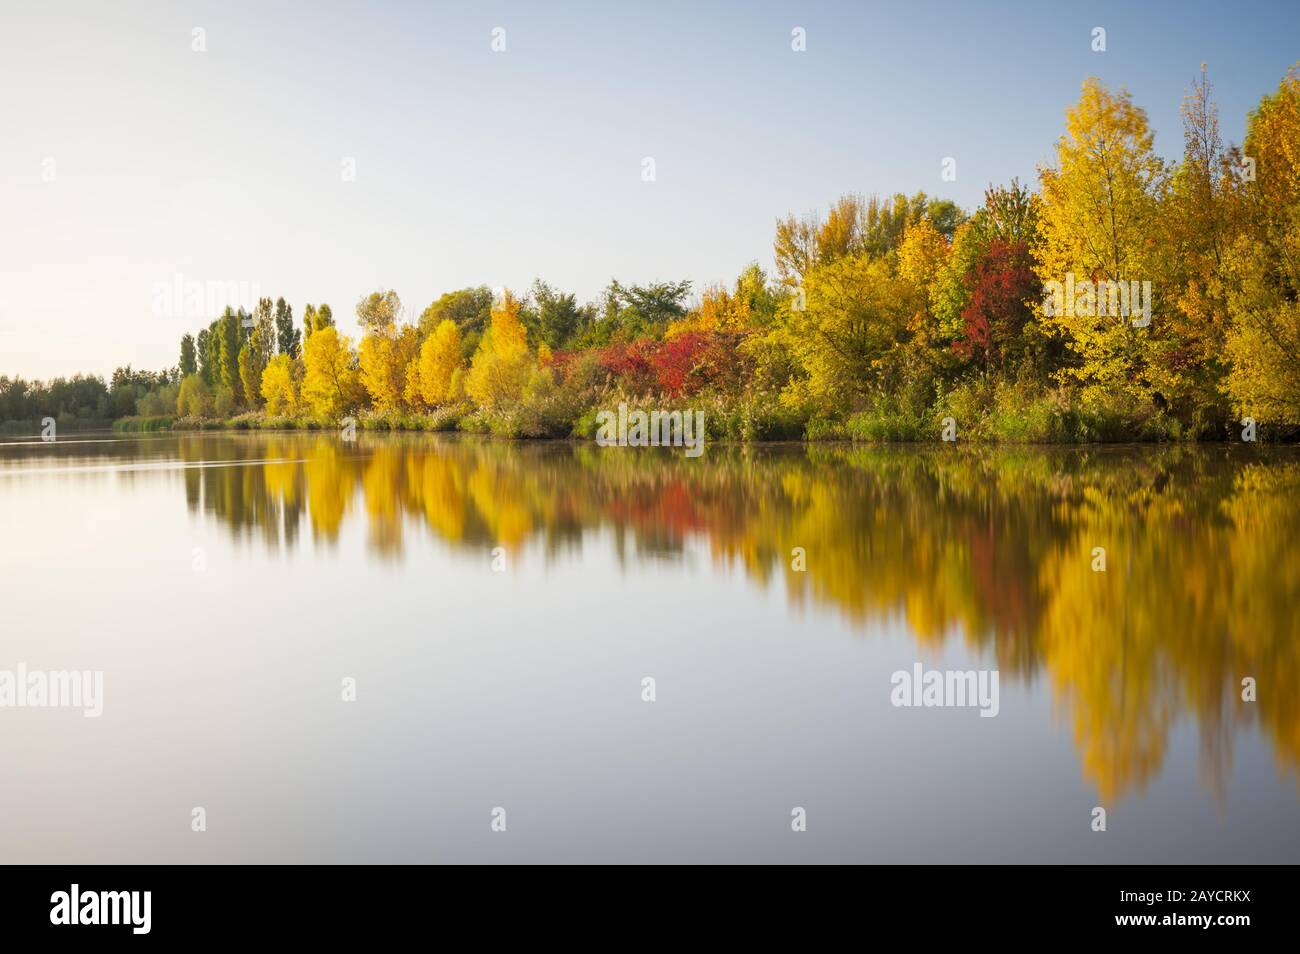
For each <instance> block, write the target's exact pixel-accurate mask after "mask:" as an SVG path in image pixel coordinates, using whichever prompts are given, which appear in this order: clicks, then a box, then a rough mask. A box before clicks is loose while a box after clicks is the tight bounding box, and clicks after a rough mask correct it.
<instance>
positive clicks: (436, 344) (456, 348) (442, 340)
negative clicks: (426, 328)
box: [419, 318, 460, 407]
mask: <svg viewBox="0 0 1300 954" xmlns="http://www.w3.org/2000/svg"><path fill="white" fill-rule="evenodd" d="M459 367H460V329H459V328H458V327H457V326H456V322H454V321H452V320H451V319H450V318H444V319H443V320H442V321H441V322H439V324H438V326H437V327H436V328H434V329H433V333H432V334H431V335H429V337H427V338H425V339H424V344H423V345H422V346H421V348H420V364H419V381H420V396H421V397H422V398H423V399H424V402H425V403H426V404H428V405H430V406H432V407H437V406H439V405H440V404H444V403H446V402H447V401H448V400H449V399H450V398H451V397H452V391H451V381H452V376H453V375H454V374H455V373H456V369H457V368H459Z"/></svg>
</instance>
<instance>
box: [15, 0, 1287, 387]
mask: <svg viewBox="0 0 1300 954" xmlns="http://www.w3.org/2000/svg"><path fill="white" fill-rule="evenodd" d="M1096 26H1101V27H1104V28H1105V29H1106V31H1107V50H1106V52H1104V53H1094V52H1092V50H1091V31H1092V28H1093V27H1096ZM196 27H199V28H202V29H203V30H205V31H206V46H207V49H206V52H203V53H196V52H194V51H193V50H192V49H191V46H192V32H191V31H192V30H193V29H194V28H196ZM495 27H502V28H504V30H505V40H506V50H505V52H503V53H494V52H493V51H492V49H491V41H492V30H493V28H495ZM794 27H803V28H804V29H805V30H806V31H807V51H806V52H803V53H795V52H793V51H792V50H791V30H792V29H793V28H794ZM1297 59H1300V2H1297V0H1285V2H1282V0H1279V2H1268V3H1251V2H1244V3H1238V2H1233V3H1224V2H1214V3H1202V2H1195V3H1184V2H1180V3H1172V2H1169V3H1143V4H1137V3H1132V2H1128V3H1089V4H1086V5H1079V4H1074V5H1069V6H1066V5H1064V4H1055V3H1041V2H1025V3H993V2H989V3H960V4H959V3H916V2H906V3H902V2H900V3H897V4H879V3H848V2H842V3H814V4H809V3H767V2H753V0H745V2H741V0H732V2H715V3H704V2H697V3H686V2H684V3H670V2H656V3H645V4H642V3H623V2H619V3H603V2H602V3H597V2H592V3H556V2H545V0H529V2H520V3H490V2H489V3H469V2H459V3H432V2H421V3H415V2H411V3H399V2H387V3H361V2H348V3H343V2H337V3H310V4H308V3H287V2H279V3H277V2H262V3H253V2H220V3H217V2H213V3H185V2H167V3H165V2H114V3H103V2H60V3H35V2H20V0H5V2H4V5H3V7H2V8H0V117H3V123H2V128H3V132H2V133H0V135H2V137H3V148H2V149H0V221H2V222H3V228H0V373H7V374H15V373H18V374H22V375H23V376H26V377H48V376H52V375H55V374H70V373H72V372H74V371H78V370H86V371H93V372H98V373H104V374H107V373H108V372H111V370H112V368H113V367H114V366H116V365H118V364H126V363H131V364H133V365H135V366H137V367H142V366H143V367H148V368H158V367H163V366H169V365H172V364H175V363H176V360H177V343H178V341H179V338H180V336H181V334H183V333H184V332H185V331H193V330H197V328H198V327H200V326H201V325H203V324H205V323H206V322H205V321H204V320H203V319H200V318H197V317H194V318H183V317H159V316H157V315H155V314H154V313H153V307H152V306H153V296H154V288H155V285H156V284H157V283H159V282H170V281H172V279H173V276H174V275H176V274H177V273H180V274H181V275H183V276H184V278H185V280H187V281H203V282H208V281H213V282H220V281H244V282H247V283H250V284H253V283H255V284H256V285H257V286H258V287H259V288H260V290H261V292H262V293H263V294H268V295H271V296H272V297H275V296H279V295H283V296H284V297H285V298H286V299H287V300H288V301H289V302H290V303H291V304H292V305H293V306H294V312H295V316H296V317H301V314H302V306H303V304H304V303H305V302H308V301H311V302H320V301H328V302H329V303H330V304H331V305H332V307H333V308H334V312H335V315H336V316H337V317H339V318H340V319H342V322H341V323H342V324H344V325H345V327H351V325H352V312H353V307H354V305H355V303H356V300H357V298H358V297H360V296H361V295H362V294H364V293H366V292H368V291H371V290H373V289H375V288H378V287H381V286H382V287H391V288H396V289H397V291H398V292H399V293H400V294H401V296H402V299H403V301H404V303H405V304H406V306H407V309H408V311H409V312H410V313H411V314H412V315H418V314H419V312H420V310H422V309H423V308H424V306H425V305H427V304H428V303H429V301H431V300H432V299H433V298H434V297H436V296H437V295H438V294H440V293H442V292H444V291H448V290H451V289H454V288H458V287H463V286H465V285H471V284H487V285H490V286H493V287H496V288H499V287H501V286H510V287H517V288H524V287H526V286H527V285H529V284H530V283H531V282H532V280H533V278H534V277H538V276H540V277H542V278H545V279H546V280H548V281H550V282H551V283H552V284H553V285H556V286H558V287H561V288H563V289H565V290H570V291H575V292H577V293H578V295H579V298H580V299H587V298H591V297H594V296H595V295H596V293H597V292H598V291H599V290H600V288H601V287H603V285H604V284H605V283H606V282H607V281H608V280H609V279H610V278H611V277H618V278H619V279H621V280H624V281H629V282H644V281H651V280H656V279H679V278H689V279H691V280H692V281H694V282H695V283H696V288H697V289H698V288H701V287H703V286H705V285H707V284H710V283H713V282H717V281H730V280H731V279H732V278H734V276H735V275H736V273H737V272H738V271H739V270H740V269H741V268H742V267H743V266H744V265H745V264H746V263H748V262H750V261H754V260H757V261H758V262H759V263H760V264H763V265H764V266H765V267H767V266H770V263H771V256H772V252H771V237H772V229H773V223H774V220H775V219H776V217H777V216H780V215H784V214H786V213H787V212H792V211H806V210H809V209H813V208H825V206H826V205H827V204H828V203H829V202H830V201H831V200H833V199H834V198H835V197H836V196H838V195H840V194H842V193H844V192H863V193H872V192H878V193H890V192H895V191H902V192H908V193H911V192H914V191H916V190H918V189H923V190H925V191H927V192H930V193H933V194H937V195H942V196H946V197H950V198H953V199H955V200H957V201H958V202H960V203H961V204H962V205H964V206H966V207H967V208H970V207H973V206H974V205H976V204H977V203H978V201H979V198H980V196H981V194H982V192H983V189H984V187H985V185H986V184H988V183H989V182H990V181H994V182H1005V181H1007V180H1009V179H1010V178H1011V177H1012V176H1019V177H1020V178H1021V179H1022V180H1025V181H1033V180H1034V178H1035V170H1036V168H1037V166H1038V165H1039V164H1041V163H1043V162H1045V161H1047V160H1049V158H1050V156H1051V150H1052V145H1053V143H1054V141H1055V140H1056V138H1057V137H1058V136H1059V135H1060V133H1061V130H1062V126H1063V122H1064V111H1065V109H1066V107H1067V106H1068V105H1069V104H1070V103H1071V102H1073V101H1074V100H1075V99H1076V98H1077V96H1078V91H1079V85H1080V83H1081V82H1082V80H1083V79H1084V77H1085V76H1088V75H1090V74H1091V75H1097V76H1099V77H1101V78H1102V79H1103V80H1104V81H1106V82H1107V83H1108V84H1111V85H1113V86H1123V87H1126V88H1127V89H1129V91H1130V92H1132V94H1133V96H1134V98H1135V100H1136V101H1137V102H1138V104H1139V105H1141V106H1143V107H1144V108H1146V110H1147V111H1148V114H1149V116H1150V118H1151V122H1152V125H1153V127H1154V128H1155V130H1156V146H1157V149H1158V150H1159V151H1160V152H1161V153H1162V154H1164V155H1166V156H1169V157H1174V156H1176V155H1178V154H1179V152H1180V151H1181V148H1182V138H1181V127H1180V123H1179V117H1178V107H1179V103H1180V102H1181V99H1182V96H1183V94H1184V92H1185V91H1186V89H1187V87H1188V85H1189V84H1190V83H1191V81H1192V79H1193V78H1194V77H1195V75H1196V73H1197V69H1198V66H1199V64H1200V63H1201V62H1202V61H1207V62H1208V64H1209V68H1210V76H1211V80H1212V82H1213V83H1214V84H1215V86H1216V92H1217V98H1218V102H1219V106H1220V116H1221V123H1222V130H1223V134H1224V137H1225V138H1226V139H1230V140H1233V141H1240V139H1241V136H1242V132H1243V130H1244V123H1245V116H1246V113H1247V112H1248V110H1249V109H1250V108H1252V107H1253V106H1254V105H1255V104H1256V103H1257V102H1258V100H1259V97H1260V96H1261V94H1263V93H1266V92H1270V91H1273V90H1275V89H1276V88H1277V85H1278V82H1279V80H1280V79H1281V77H1282V75H1283V74H1284V73H1285V71H1286V69H1287V67H1288V66H1290V65H1291V64H1293V63H1294V62H1296V60H1297ZM646 156H651V157H654V159H655V162H656V173H657V181H655V182H653V183H646V182H643V181H642V177H641V170H642V165H641V162H642V159H643V157H646ZM945 156H952V157H954V158H956V160H957V181H956V182H951V183H948V182H943V181H941V179H940V163H941V161H942V159H943V158H944V157H945ZM345 157H352V158H354V159H355V162H356V180H355V181H353V182H345V181H343V178H342V175H341V169H342V165H341V164H342V161H343V159H344V158H345ZM51 158H52V159H53V160H54V165H53V167H52V168H53V171H54V179H53V181H45V179H44V178H43V174H46V173H47V170H48V169H49V168H50V167H49V166H48V164H47V163H46V162H45V160H47V159H51Z"/></svg>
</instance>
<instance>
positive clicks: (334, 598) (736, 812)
mask: <svg viewBox="0 0 1300 954" xmlns="http://www.w3.org/2000/svg"><path fill="white" fill-rule="evenodd" d="M0 532H2V533H3V541H4V546H3V550H2V552H3V557H2V559H3V567H2V570H3V572H2V574H0V580H3V584H0V585H2V587H3V589H2V591H0V593H2V597H3V598H2V601H0V620H2V621H3V625H2V626H0V670H14V669H16V667H17V665H18V663H20V662H21V663H25V664H26V666H27V667H28V668H29V669H36V668H40V669H46V670H58V669H90V670H95V669H98V670H103V672H104V680H105V686H104V696H105V698H104V711H103V715H102V716H101V717H100V718H98V719H93V718H83V717H82V715H81V713H80V711H76V710H70V709H30V708H28V709H17V708H4V709H0V765H3V780H4V783H3V785H0V861H5V862H35V861H68V862H107V861H129V862H146V861H193V862H224V861H245V860H247V861H508V860H515V861H536V860H549V861H598V860H613V861H672V860H679V861H704V860H727V861H829V860H844V861H848V860H858V861H891V862H894V861H1021V860H1026V861H1028V860H1035V861H1051V862H1086V861H1174V862H1180V861H1189V862H1190V861H1195V862H1208V861H1289V862H1296V861H1300V789H1298V787H1297V769H1298V768H1300V623H1298V622H1297V610H1298V609H1300V454H1298V453H1297V452H1296V451H1295V450H1294V449H1285V448H1284V449H1276V448H1275V449H1267V448H1258V449H1256V448H1252V447H1245V446H1237V447H1231V448H1224V447H1215V448H1209V449H1194V448H1193V449H1189V448H1149V447H1148V448H1105V449H1097V448H1090V449H1073V450H1038V449H1014V450H1002V451H991V450H973V449H969V448H943V447H928V448H919V449H918V448H885V449H863V448H850V447H842V446H827V447H813V448H803V447H793V446H791V447H749V448H740V447H722V446H716V445H715V446H711V447H709V448H708V449H707V451H706V453H705V455H704V456H703V457H702V458H699V459H695V460H687V459H685V458H683V457H682V456H681V452H680V451H671V450H667V449H646V450H634V449H618V448H609V449H604V450H601V449H598V448H596V447H594V446H589V445H570V444H548V445H537V444H533V445H524V446H518V445H509V444H503V443H496V442H488V441H476V440H467V439H462V440H456V439H438V438H432V437H382V438H381V437H370V436H366V435H362V436H361V437H360V439H359V440H358V441H357V442H356V443H342V442H341V441H339V440H338V439H337V438H336V437H334V436H324V437H322V436H319V435H286V436H262V435H243V434H221V435H215V436H200V435H194V436H175V435H164V436H157V437H145V438H139V439H113V438H111V437H108V436H104V437H102V438H99V439H82V440H78V439H64V440H60V441H59V442H57V443H54V444H46V443H41V442H39V441H38V442H32V443H11V444H6V445H3V446H0ZM796 547H801V548H803V551H804V553H805V554H806V570H805V571H803V572H798V571H795V570H794V569H792V567H791V553H792V551H793V549H794V548H796ZM1095 547H1104V548H1105V550H1106V564H1107V566H1106V571H1105V572H1094V571H1093V569H1092V563H1093V560H1094V556H1093V549H1094V548H1095ZM496 548H500V549H496ZM494 562H495V563H496V564H497V565H498V566H500V567H501V569H500V570H499V571H498V570H495V569H494V566H493V564H494ZM917 662H921V663H923V664H924V665H925V666H926V667H927V668H941V669H977V670H978V669H996V670H998V671H999V673H1000V709H999V712H998V715H997V716H996V717H995V718H980V717H979V714H978V711H977V710H975V709H971V708H965V709H962V708H943V709H941V708H903V707H895V706H893V705H891V702H890V693H891V683H890V678H891V674H892V673H893V672H895V671H896V670H911V669H912V667H913V665H914V664H915V663H917ZM647 676H650V677H653V678H654V679H655V681H656V693H657V699H656V701H655V702H654V703H648V702H643V701H642V698H641V696H642V679H643V678H644V677H647ZM1244 677H1253V678H1255V679H1256V680H1257V686H1258V699H1257V701H1255V702H1243V701H1241V698H1240V693H1241V688H1240V684H1241V680H1242V678H1244ZM344 679H355V680H356V683H355V684H356V693H357V699H356V701H355V702H344V701H342V698H341V696H342V689H341V687H342V684H343V680H344ZM194 806H202V807H203V808H204V809H205V810H206V812H207V822H208V823H207V831H206V832H202V833H196V832H192V831H191V830H190V822H191V809H192V808H193V807H194ZM497 806H500V807H503V808H505V809H506V812H507V831H506V832H505V833H499V832H493V831H492V830H491V827H490V822H491V813H492V810H493V809H494V808H495V807H497ZM795 806H799V807H802V808H804V809H805V810H806V812H807V825H808V829H807V831H806V832H802V833H795V832H792V831H791V811H792V809H793V808H794V807H795ZM1094 806H1103V807H1105V808H1106V810H1107V812H1108V817H1107V831H1106V832H1104V833H1094V832H1093V831H1091V828H1090V822H1091V817H1092V816H1091V812H1092V809H1093V807H1094Z"/></svg>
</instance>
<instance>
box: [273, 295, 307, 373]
mask: <svg viewBox="0 0 1300 954" xmlns="http://www.w3.org/2000/svg"><path fill="white" fill-rule="evenodd" d="M275 334H276V344H277V345H278V350H279V353H280V354H287V355H288V356H289V357H290V358H293V359H295V360H296V359H297V357H298V352H299V349H300V347H301V343H302V335H301V332H299V331H298V329H297V328H295V327H294V326H293V308H292V307H290V306H289V305H288V304H287V303H286V302H285V300H284V299H283V298H277V299H276V300H275Z"/></svg>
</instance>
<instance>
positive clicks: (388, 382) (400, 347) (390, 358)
mask: <svg viewBox="0 0 1300 954" xmlns="http://www.w3.org/2000/svg"><path fill="white" fill-rule="evenodd" d="M418 340H419V332H418V331H416V329H415V328H414V327H413V326H411V325H406V326H405V327H402V328H400V329H399V328H397V327H396V326H393V325H387V326H382V327H379V328H378V330H374V331H371V332H370V333H368V334H367V335H366V336H365V337H364V338H362V339H361V349H360V355H359V359H358V360H359V365H360V368H361V383H362V385H364V387H365V389H366V392H367V393H368V394H369V395H370V400H371V402H372V403H373V404H374V406H375V410H377V411H379V412H380V413H383V414H387V413H391V412H393V411H398V410H401V408H402V403H403V395H404V392H405V389H406V369H407V367H408V366H409V365H410V363H411V359H412V358H414V357H415V354H416V351H417V347H418Z"/></svg>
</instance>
